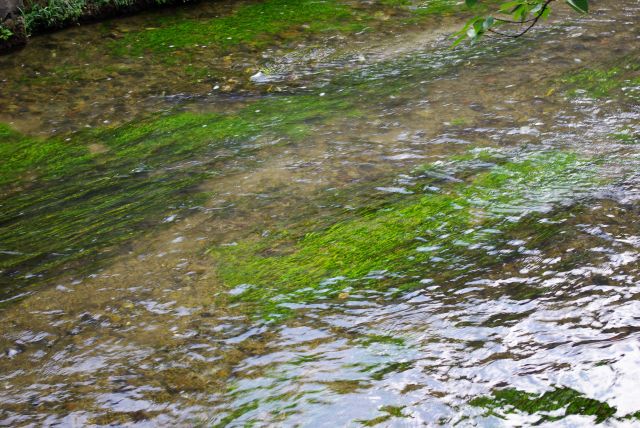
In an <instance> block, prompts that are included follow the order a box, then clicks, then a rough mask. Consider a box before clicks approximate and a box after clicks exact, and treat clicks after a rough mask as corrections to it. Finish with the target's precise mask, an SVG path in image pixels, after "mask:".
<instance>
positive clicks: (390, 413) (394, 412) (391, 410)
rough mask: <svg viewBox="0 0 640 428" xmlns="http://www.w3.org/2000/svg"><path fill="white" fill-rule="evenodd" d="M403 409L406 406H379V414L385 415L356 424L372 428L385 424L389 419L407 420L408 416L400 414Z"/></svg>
mask: <svg viewBox="0 0 640 428" xmlns="http://www.w3.org/2000/svg"><path fill="white" fill-rule="evenodd" d="M405 407H406V406H389V405H387V406H381V407H380V409H379V410H380V411H381V412H384V413H385V414H383V415H380V416H377V417H375V418H372V419H367V420H358V421H357V422H359V423H360V424H362V426H366V427H372V426H376V425H379V424H381V423H383V422H387V421H388V420H389V419H391V418H409V417H410V416H408V415H405V414H404V413H402V410H403V409H404V408H405Z"/></svg>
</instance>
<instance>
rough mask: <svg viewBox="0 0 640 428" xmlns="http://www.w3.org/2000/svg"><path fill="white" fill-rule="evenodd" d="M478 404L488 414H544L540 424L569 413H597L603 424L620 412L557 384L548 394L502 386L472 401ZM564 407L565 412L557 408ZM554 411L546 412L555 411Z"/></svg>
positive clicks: (594, 415) (599, 420)
mask: <svg viewBox="0 0 640 428" xmlns="http://www.w3.org/2000/svg"><path fill="white" fill-rule="evenodd" d="M470 404H471V405H472V406H475V407H482V408H485V409H487V415H494V416H498V417H502V418H503V417H504V416H503V415H504V414H509V413H516V412H523V413H527V414H530V415H537V416H539V417H540V419H539V421H538V422H537V423H536V424H540V423H543V422H550V421H556V420H560V419H562V418H564V417H566V416H569V415H585V416H593V417H594V418H595V422H596V423H597V424H600V423H602V422H604V421H606V420H608V419H610V418H611V417H612V416H613V415H615V414H616V411H617V410H616V408H615V407H612V406H610V405H609V404H607V403H605V402H601V401H598V400H595V399H592V398H588V397H585V396H584V395H583V394H581V393H580V392H578V391H576V390H575V389H572V388H556V389H554V390H551V391H547V392H545V393H544V394H533V393H529V392H524V391H520V390H518V389H513V388H511V389H500V390H496V391H494V392H493V393H492V395H491V396H483V397H477V398H474V399H473V400H471V401H470ZM563 409H564V414H562V415H556V412H557V411H559V410H563ZM551 412H554V413H553V414H545V413H551Z"/></svg>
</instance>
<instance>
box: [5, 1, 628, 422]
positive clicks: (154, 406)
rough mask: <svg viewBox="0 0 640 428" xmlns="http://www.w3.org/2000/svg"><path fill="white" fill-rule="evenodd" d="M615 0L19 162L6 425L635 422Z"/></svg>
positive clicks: (624, 131)
mask: <svg viewBox="0 0 640 428" xmlns="http://www.w3.org/2000/svg"><path fill="white" fill-rule="evenodd" d="M612 5H613V3H611V2H606V3H602V4H601V5H600V6H599V7H600V8H601V9H599V10H598V11H595V12H594V14H593V15H592V16H590V17H588V18H584V19H580V20H576V21H571V22H570V24H568V25H565V26H556V27H549V28H546V29H545V30H541V32H540V33H538V34H537V35H536V36H535V37H536V38H535V39H532V40H530V41H523V42H518V43H502V42H496V43H493V44H491V45H490V46H485V47H479V48H476V49H474V50H464V51H456V52H452V51H450V50H448V49H447V48H446V47H444V46H443V43H442V42H440V45H438V43H437V42H436V45H435V46H428V47H424V48H416V49H415V50H414V51H404V50H402V49H400V51H399V52H397V53H396V54H395V55H396V56H393V55H391V54H389V52H388V50H385V49H380V50H379V51H378V52H385V53H384V54H382V53H380V57H381V59H380V60H379V61H377V62H372V63H370V64H365V65H362V64H361V65H358V66H349V65H344V67H345V68H346V70H343V71H341V72H340V71H336V70H339V69H340V67H339V66H338V65H336V67H335V68H333V69H332V68H331V67H329V66H327V67H326V68H323V67H317V68H309V69H307V70H312V71H309V72H308V73H300V74H301V75H302V77H299V78H298V79H299V80H298V82H305V83H304V84H302V83H296V84H295V85H291V86H290V87H288V88H286V90H284V91H283V92H282V93H272V92H269V91H268V90H267V87H268V86H269V85H273V84H274V82H257V83H256V88H257V89H256V90H255V92H254V93H253V95H252V96H243V97H242V98H241V99H236V100H235V102H233V103H227V101H228V99H225V100H224V103H219V102H218V101H219V100H220V98H219V95H211V96H202V97H198V98H197V99H195V100H191V101H189V102H180V103H178V106H177V107H176V108H175V109H173V110H171V111H169V112H164V113H161V114H147V115H146V116H145V117H143V118H142V119H140V120H136V121H133V122H131V123H128V124H125V125H118V126H115V125H114V126H109V127H105V128H100V129H97V130H84V131H77V132H75V133H70V134H62V135H60V136H58V137H53V139H51V140H47V141H48V142H49V143H51V144H54V143H56V144H58V145H54V146H53V147H54V149H55V150H56V151H60V153H62V154H64V155H73V156H59V157H56V155H54V153H56V152H54V151H51V152H47V151H45V152H44V153H43V154H42V156H43V158H46V159H50V160H49V162H48V163H45V165H46V166H43V167H41V168H37V169H35V170H33V169H32V168H30V167H29V165H26V166H25V164H22V163H20V162H18V161H16V163H15V164H14V165H17V167H19V168H23V171H22V173H21V175H18V176H17V177H16V176H13V175H10V174H9V173H6V174H5V175H0V178H1V179H2V180H5V181H2V183H3V185H5V186H4V187H3V189H5V190H4V192H5V194H4V195H6V196H7V198H4V197H3V214H2V215H3V217H2V221H3V222H5V223H3V226H4V225H8V226H9V227H4V228H3V229H1V231H2V232H1V233H2V235H1V236H2V241H1V242H2V243H3V245H7V243H12V244H15V245H16V247H18V246H19V247H21V248H27V249H28V251H23V252H22V253H23V254H14V253H17V252H18V251H16V250H15V249H13V248H7V249H6V250H5V249H3V251H4V252H3V253H2V257H3V258H2V259H0V260H2V262H3V263H4V264H3V268H4V269H5V271H4V272H3V273H2V274H3V280H5V282H6V283H7V287H8V288H7V287H5V290H8V291H6V296H7V297H11V296H13V297H15V296H16V294H17V293H20V292H25V290H26V293H27V294H26V295H23V296H19V297H20V299H17V300H15V301H10V302H6V303H5V306H4V307H3V309H2V312H1V313H0V317H1V318H2V323H3V325H5V326H6V327H5V329H4V330H3V334H2V336H1V337H0V346H1V349H2V350H3V352H4V353H3V355H2V357H1V358H0V381H1V382H2V385H3V386H4V388H2V391H1V392H0V401H1V402H2V404H1V405H0V418H1V419H0V420H2V422H3V423H5V424H8V425H18V426H19V425H27V424H43V425H53V424H56V423H60V424H63V425H72V424H80V425H82V424H97V425H109V424H111V425H140V426H157V425H172V426H173V425H181V426H191V425H195V424H201V425H205V426H226V425H229V426H243V425H258V426H278V425H287V426H296V425H303V426H350V425H364V426H373V425H377V424H382V425H383V426H384V425H392V426H395V425H409V426H420V425H438V424H440V425H446V426H450V425H454V424H459V425H461V426H466V425H480V426H514V425H534V424H537V423H543V422H552V421H554V422H557V423H559V424H564V425H566V426H576V425H579V426H589V425H591V424H593V423H601V422H605V421H607V422H610V423H619V424H623V423H629V424H632V423H634V422H635V421H637V417H638V416H637V415H638V412H639V411H640V407H639V406H638V403H637V400H636V399H635V397H634V394H633V392H634V388H635V385H636V384H637V381H638V378H639V376H640V373H639V369H638V367H640V364H639V362H638V359H640V349H638V344H637V338H638V337H637V324H638V322H637V311H638V304H637V302H638V298H637V296H638V283H639V277H638V275H639V274H640V272H639V271H638V257H639V255H640V254H639V247H640V229H639V226H638V223H637V221H635V219H636V218H637V215H638V212H639V209H640V206H639V196H640V187H638V177H639V176H638V161H639V160H640V158H639V153H638V150H637V147H638V143H640V140H638V135H639V134H638V133H639V132H640V128H639V127H638V123H639V120H638V119H639V118H640V110H639V107H638V106H639V104H638V102H639V99H640V91H639V88H640V80H639V77H638V68H637V63H638V61H637V59H638V55H639V53H638V50H637V48H636V46H637V43H636V42H637V40H638V37H639V36H640V35H639V34H638V28H639V26H638V25H637V22H636V21H637V17H638V16H639V15H638V12H639V10H638V5H637V4H636V3H634V2H627V3H625V5H626V7H627V8H619V7H618V4H617V3H616V7H615V8H614V7H613V6H612ZM145 19H151V18H145ZM614 24H615V31H613V28H614V27H613V25H614ZM114 25H115V24H114ZM73 31H83V30H73ZM63 34H64V33H60V35H59V36H58V37H62V36H63ZM567 35H571V37H567ZM385 55H391V56H389V57H386V58H383V57H384V56H385ZM342 58H346V59H344V61H345V62H346V63H349V61H350V59H349V58H350V57H349V56H348V55H347V56H345V57H342ZM585 64H588V67H584V65H585ZM301 67H302V66H301ZM302 68H304V67H302ZM292 69H293V70H295V67H294V68H292ZM289 70H290V69H285V72H289ZM259 94H260V95H259ZM245 95H246V94H245ZM221 106H223V107H221ZM0 138H6V139H11V141H20V144H23V145H24V147H32V146H34V145H35V146H37V145H38V144H42V141H40V140H36V139H37V137H32V136H26V135H22V134H17V133H16V131H13V130H11V129H9V128H6V130H5V129H4V128H0ZM66 138H69V140H68V141H67V140H66ZM38 147H39V146H38ZM21 150H22V149H21ZM25 150H26V149H25ZM16 153H23V152H21V151H16ZM12 159H14V160H15V159H18V160H19V159H20V158H19V157H12ZM69 159H71V160H69ZM2 171H3V170H1V169H0V172H2ZM68 171H72V172H74V174H77V175H76V178H77V180H76V181H75V182H74V181H73V180H70V179H69V174H68ZM65 173H66V174H67V175H65ZM30 174H33V177H32V176H31V175H30ZM30 228H31V229H30ZM39 238H44V239H42V240H39ZM64 251H67V253H64ZM52 253H55V254H53V255H52ZM65 254H67V256H68V257H67V256H64V255H65ZM56 257H58V258H56ZM65 257H66V258H65ZM51 260H59V261H60V263H59V264H57V265H56V264H55V263H52V262H51ZM30 274H31V275H35V279H33V278H34V277H33V276H29V275H30ZM37 275H41V277H37ZM29 281H31V282H29ZM36 283H41V284H40V286H39V287H36V286H35V284H36ZM11 287H14V288H13V289H12V288H11ZM25 287H26V288H25Z"/></svg>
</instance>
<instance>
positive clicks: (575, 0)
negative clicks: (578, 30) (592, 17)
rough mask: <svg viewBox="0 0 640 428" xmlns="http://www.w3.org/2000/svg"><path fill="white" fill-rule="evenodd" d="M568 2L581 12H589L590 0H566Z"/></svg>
mask: <svg viewBox="0 0 640 428" xmlns="http://www.w3.org/2000/svg"><path fill="white" fill-rule="evenodd" d="M566 1H567V4H568V5H569V6H571V7H572V8H574V9H575V10H576V11H578V12H580V13H589V0H566Z"/></svg>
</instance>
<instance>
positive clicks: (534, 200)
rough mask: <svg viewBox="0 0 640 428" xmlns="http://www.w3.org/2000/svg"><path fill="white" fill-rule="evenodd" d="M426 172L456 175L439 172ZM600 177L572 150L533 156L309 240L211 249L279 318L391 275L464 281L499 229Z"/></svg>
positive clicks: (231, 278) (230, 276) (283, 236)
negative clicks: (470, 261) (470, 263)
mask: <svg viewBox="0 0 640 428" xmlns="http://www.w3.org/2000/svg"><path fill="white" fill-rule="evenodd" d="M423 174H424V176H425V177H449V175H448V174H446V173H442V172H436V171H434V166H429V167H427V168H425V169H424V171H423ZM592 174H593V171H592V170H591V169H590V168H589V164H588V163H587V162H585V161H584V160H581V159H579V158H578V157H577V156H575V155H573V154H568V153H563V152H548V153H543V154H537V155H532V156H528V157H526V158H523V159H519V160H514V161H511V162H505V163H502V164H497V165H494V166H492V167H491V168H490V169H488V170H481V171H477V172H475V173H473V174H472V175H471V176H470V177H469V178H468V179H467V180H466V181H465V182H456V181H459V179H452V180H453V181H452V182H449V183H445V184H444V186H443V188H442V189H441V190H439V191H435V192H431V191H430V192H427V194H423V195H420V196H408V197H407V198H406V200H404V201H400V202H397V203H394V204H392V205H389V206H385V207H383V208H380V209H377V210H374V211H367V210H363V211H362V212H361V213H360V214H359V215H357V216H355V217H354V218H351V219H347V220H345V221H342V222H337V223H335V224H333V225H331V226H329V227H326V228H323V229H320V230H315V231H312V232H308V233H306V234H304V235H303V236H299V235H298V236H295V235H293V234H291V233H289V232H287V231H282V232H281V233H279V234H275V235H274V236H271V237H268V238H259V237H255V238H252V239H247V240H246V241H245V242H241V243H239V244H238V245H236V246H233V247H216V248H212V249H211V253H212V254H213V255H214V256H215V258H216V260H217V261H218V270H219V274H220V277H221V279H222V280H223V282H224V283H225V284H227V286H228V287H237V286H240V287H241V288H240V289H238V290H237V291H236V292H234V294H236V296H235V297H234V298H235V299H237V300H240V301H242V302H245V303H246V304H248V305H250V306H251V305H254V306H255V308H254V310H256V311H257V312H258V313H259V314H261V315H262V316H264V317H266V318H268V319H271V318H279V317H281V316H284V315H286V313H287V312H288V306H289V305H290V304H295V303H297V302H306V301H309V300H313V299H318V298H326V297H337V296H338V295H339V293H341V292H343V291H344V290H345V289H353V288H358V287H359V284H360V286H363V287H367V288H374V289H375V288H377V287H388V286H389V281H386V282H385V281H384V279H389V278H391V282H393V278H402V277H404V278H407V277H408V278H409V280H408V281H405V282H409V283H410V284H413V285H414V286H415V285H416V283H418V285H419V281H420V278H431V277H432V276H433V275H440V276H441V277H443V278H445V277H447V275H454V276H455V275H457V274H458V273H456V269H457V268H458V267H460V266H465V263H464V261H463V260H464V258H465V256H468V255H474V257H476V263H480V262H481V260H482V259H483V258H484V259H486V260H485V261H491V260H493V261H496V260H499V252H498V251H496V250H495V245H496V243H497V242H498V241H499V239H500V234H499V232H500V231H503V232H504V231H505V230H508V229H509V228H512V227H516V225H517V224H518V221H520V220H522V219H523V218H524V217H525V216H526V215H527V214H529V213H531V212H540V211H545V210H549V209H551V207H552V206H553V205H554V204H557V203H560V202H563V201H566V200H569V199H571V198H572V197H573V195H574V194H576V192H577V193H579V190H580V188H581V186H583V185H585V184H586V183H587V182H589V181H592V180H593V179H592ZM292 235H293V236H292ZM380 279H383V281H380ZM363 284H364V285H363Z"/></svg>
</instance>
